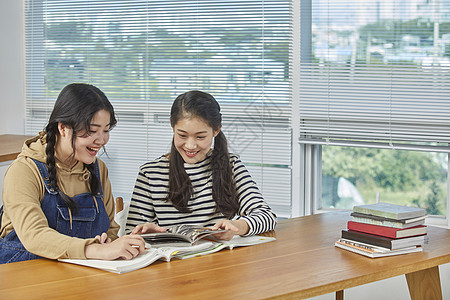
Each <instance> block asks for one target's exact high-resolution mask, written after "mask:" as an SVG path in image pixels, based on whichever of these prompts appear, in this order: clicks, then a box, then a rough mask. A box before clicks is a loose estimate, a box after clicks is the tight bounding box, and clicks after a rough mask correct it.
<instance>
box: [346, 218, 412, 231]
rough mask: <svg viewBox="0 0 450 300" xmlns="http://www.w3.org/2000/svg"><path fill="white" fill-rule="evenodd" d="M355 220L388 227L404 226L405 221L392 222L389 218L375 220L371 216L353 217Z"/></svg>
mask: <svg viewBox="0 0 450 300" xmlns="http://www.w3.org/2000/svg"><path fill="white" fill-rule="evenodd" d="M352 218H353V221H355V222H359V223H366V224H373V225H380V226H386V227H393V228H400V229H401V228H403V227H404V225H403V223H400V222H392V221H387V220H383V221H381V220H375V219H369V218H360V217H352Z"/></svg>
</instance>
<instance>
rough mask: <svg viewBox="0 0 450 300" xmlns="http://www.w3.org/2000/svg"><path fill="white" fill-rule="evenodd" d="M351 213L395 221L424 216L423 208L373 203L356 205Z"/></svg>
mask: <svg viewBox="0 0 450 300" xmlns="http://www.w3.org/2000/svg"><path fill="white" fill-rule="evenodd" d="M353 211H354V212H357V213H362V214H367V215H374V216H379V217H384V218H390V219H395V220H404V219H410V218H416V217H421V216H425V214H426V211H425V209H423V208H418V207H410V206H404V205H397V204H391V203H384V202H380V203H374V204H365V205H356V206H354V207H353Z"/></svg>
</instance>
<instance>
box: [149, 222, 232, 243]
mask: <svg viewBox="0 0 450 300" xmlns="http://www.w3.org/2000/svg"><path fill="white" fill-rule="evenodd" d="M225 231H227V230H224V229H217V230H212V229H211V228H208V227H201V226H193V225H185V224H182V225H176V226H172V227H168V228H167V231H166V232H156V233H144V234H141V236H142V237H143V238H144V240H145V242H146V243H149V244H150V245H152V246H175V247H177V246H191V245H193V244H195V243H196V242H197V241H199V240H200V239H202V238H204V237H208V236H212V235H214V234H216V233H220V232H225Z"/></svg>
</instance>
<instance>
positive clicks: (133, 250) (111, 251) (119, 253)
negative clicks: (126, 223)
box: [84, 234, 145, 260]
mask: <svg viewBox="0 0 450 300" xmlns="http://www.w3.org/2000/svg"><path fill="white" fill-rule="evenodd" d="M100 238H101V237H100ZM96 240H97V241H99V242H100V241H101V240H99V239H97V238H96ZM84 251H85V255H86V258H89V259H102V260H114V259H117V258H122V259H132V258H133V257H136V256H138V255H139V254H141V253H143V252H144V251H145V242H144V239H143V238H142V237H141V236H140V235H136V234H130V235H124V236H122V237H120V238H118V239H116V240H114V241H112V242H109V243H107V242H106V243H94V244H90V245H87V246H86V247H85V249H84Z"/></svg>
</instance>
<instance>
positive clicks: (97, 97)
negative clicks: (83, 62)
mask: <svg viewBox="0 0 450 300" xmlns="http://www.w3.org/2000/svg"><path fill="white" fill-rule="evenodd" d="M99 110H106V111H108V112H109V114H110V128H112V127H114V126H115V125H116V123H117V120H116V117H115V114H114V108H113V107H112V105H111V103H110V102H109V100H108V98H107V97H106V96H105V94H104V93H103V92H102V91H101V90H100V89H98V88H97V87H95V86H93V85H90V84H84V83H72V84H69V85H67V86H65V87H64V88H63V89H62V90H61V92H60V93H59V96H58V98H57V99H56V102H55V106H54V108H53V111H52V113H51V115H50V119H49V121H48V124H47V126H46V127H45V132H46V142H47V146H46V148H45V154H46V157H47V161H46V164H47V169H48V174H49V181H50V188H52V189H53V190H55V191H56V192H58V194H59V195H60V197H61V199H62V200H63V202H64V204H65V205H66V206H67V207H68V208H70V209H71V210H73V211H77V206H76V203H75V202H74V201H73V199H72V198H70V197H69V196H67V195H66V194H64V193H63V192H62V191H61V190H60V189H59V187H58V185H57V179H56V178H57V177H56V172H57V170H56V163H55V145H56V141H57V138H58V136H59V130H58V123H62V124H63V125H65V126H67V127H69V128H71V129H72V148H73V149H75V141H76V137H77V134H79V133H84V132H87V131H88V130H89V127H90V123H91V120H92V118H93V117H94V115H95V114H96V113H97V112H98V111H99ZM74 155H75V150H74V152H73V153H72V156H71V157H74ZM85 167H86V168H87V169H88V170H89V172H90V173H91V176H90V179H89V184H90V193H91V194H92V195H96V194H97V193H98V191H99V187H100V179H99V178H97V176H96V175H95V172H94V167H95V164H94V163H92V164H89V165H87V164H85Z"/></svg>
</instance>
